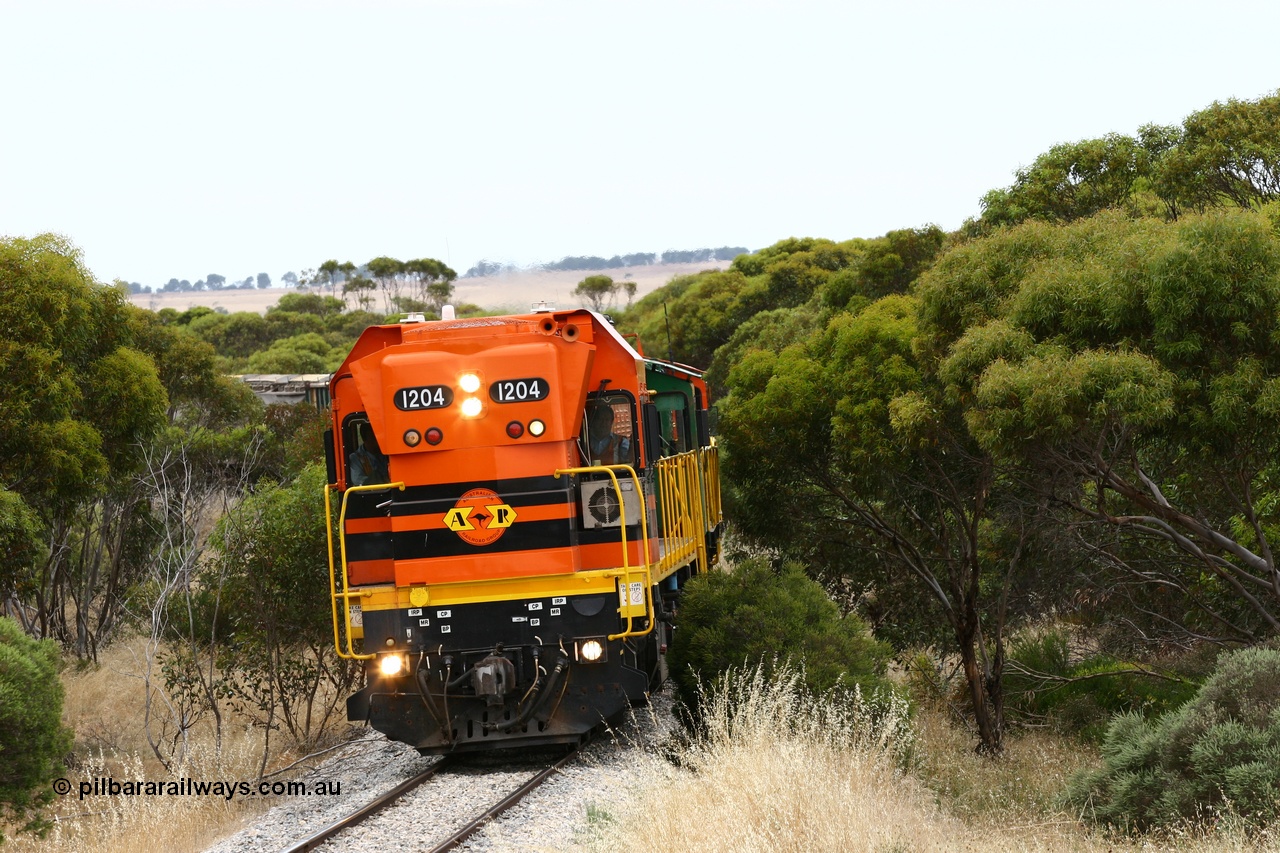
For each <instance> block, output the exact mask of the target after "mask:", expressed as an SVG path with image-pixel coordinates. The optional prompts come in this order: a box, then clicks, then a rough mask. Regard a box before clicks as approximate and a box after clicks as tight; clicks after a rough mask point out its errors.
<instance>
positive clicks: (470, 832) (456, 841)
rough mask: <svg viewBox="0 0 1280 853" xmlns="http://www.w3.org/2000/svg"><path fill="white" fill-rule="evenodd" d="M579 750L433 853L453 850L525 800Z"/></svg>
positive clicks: (545, 769) (469, 824)
mask: <svg viewBox="0 0 1280 853" xmlns="http://www.w3.org/2000/svg"><path fill="white" fill-rule="evenodd" d="M579 751H580V747H574V748H573V749H571V750H569V752H568V753H566V754H565V755H564V757H562V758H561V759H560V760H558V761H556V762H555V763H554V764H552V765H550V766H549V767H544V768H543V769H542V770H539V771H538V773H537V774H536V775H535V776H534V777H533V778H532V779H530V780H529V781H528V782H525V783H524V784H523V785H521V786H520V787H519V788H517V789H516V790H515V791H513V792H511V793H510V794H508V795H507V796H506V797H504V798H503V799H502V800H501V801H500V802H498V803H497V804H496V805H492V806H490V807H489V808H488V809H487V810H486V811H485V813H484V814H482V815H480V817H478V818H476V819H475V820H473V821H471V822H470V823H468V824H467V825H466V826H464V827H462V829H459V830H458V831H457V832H455V833H454V834H453V835H452V836H451V837H450V838H449V839H448V840H447V841H442V842H441V843H440V844H438V845H436V846H435V847H432V848H431V853H446V851H448V850H453V849H454V848H456V847H457V846H458V845H460V844H462V842H464V841H466V840H467V839H468V838H470V837H471V836H473V835H475V834H476V833H477V832H478V831H480V829H482V828H483V827H484V826H485V824H487V823H488V822H489V821H491V820H493V819H494V818H495V817H497V816H498V815H500V814H502V813H503V812H505V811H506V810H507V809H509V808H511V807H512V806H514V805H515V804H516V803H518V802H520V801H521V800H523V799H524V798H525V797H526V796H528V795H529V794H531V793H532V792H533V791H534V790H535V789H536V788H537V787H538V786H539V785H541V784H542V783H543V782H545V781H547V779H549V778H550V777H551V776H552V775H553V774H554V773H556V772H557V771H559V770H560V768H562V767H564V766H565V765H566V764H568V763H569V762H570V761H572V760H573V759H575V758H577V757H578V753H579Z"/></svg>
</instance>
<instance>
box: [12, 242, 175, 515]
mask: <svg viewBox="0 0 1280 853" xmlns="http://www.w3.org/2000/svg"><path fill="white" fill-rule="evenodd" d="M130 312H131V309H130V308H129V306H128V305H127V304H126V302H125V298H124V294H123V293H122V292H121V291H120V290H118V289H116V288H114V287H106V286H103V285H99V284H97V283H95V282H94V281H93V280H92V278H91V277H90V275H89V273H88V271H87V270H86V269H84V267H83V265H82V263H81V259H80V254H79V252H78V250H76V249H75V248H74V247H72V246H71V245H70V244H69V243H67V242H66V241H64V240H63V239H62V238H60V237H57V236H54V235H50V234H45V235H41V236H39V237H36V238H34V239H31V240H26V239H22V238H13V239H0V328H3V329H4V330H5V336H4V338H3V339H2V340H0V384H2V385H3V387H4V396H5V405H4V406H3V407H0V482H3V483H5V484H6V485H7V486H8V487H9V488H10V489H13V490H14V491H17V492H18V493H19V494H22V495H23V496H24V497H25V498H27V500H28V503H29V505H31V506H33V507H35V506H44V505H47V504H49V503H53V502H56V501H58V500H67V499H69V498H72V497H83V496H86V495H89V494H92V493H93V492H94V490H96V489H101V488H102V487H103V486H104V484H105V481H106V479H107V477H108V476H109V475H110V474H111V473H112V472H113V470H114V471H116V472H119V471H120V470H121V469H122V468H123V469H127V468H129V467H130V466H131V465H132V464H134V461H135V459H136V453H137V448H138V445H139V443H140V442H141V441H142V440H144V439H145V438H146V437H147V436H148V435H150V434H152V433H154V431H155V430H156V429H158V428H159V426H160V424H161V423H162V421H163V416H164V411H165V408H166V404H165V392H164V389H163V387H162V386H161V385H160V381H159V379H158V377H157V375H156V369H155V366H154V365H153V364H152V363H151V362H150V360H149V359H148V358H146V357H145V356H142V355H140V354H139V353H137V352H135V351H133V350H131V349H130V346H131V344H132V340H131V339H130V337H129V332H130V324H129V322H128V317H129V315H130ZM104 392H105V394H106V396H107V398H108V399H107V400H106V401H103V400H102V399H100V395H101V394H103V393H104ZM104 439H106V440H109V441H111V442H112V446H111V447H110V448H106V447H104Z"/></svg>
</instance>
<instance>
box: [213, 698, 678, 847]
mask: <svg viewBox="0 0 1280 853" xmlns="http://www.w3.org/2000/svg"><path fill="white" fill-rule="evenodd" d="M673 729H674V722H673V719H672V715H671V696H670V691H669V690H664V691H663V692H661V693H658V694H655V695H654V696H653V697H652V700H651V702H650V704H649V705H648V706H647V707H643V708H636V709H634V710H633V711H632V712H631V714H630V715H629V717H628V718H627V719H625V720H623V721H621V722H619V723H618V724H617V725H616V726H614V727H612V728H610V729H608V730H606V731H605V732H603V733H602V734H599V735H597V737H596V739H595V740H594V741H593V742H592V743H591V744H590V745H589V746H588V747H587V748H586V749H585V750H583V751H582V753H581V754H580V755H579V757H578V759H577V760H575V761H573V762H571V763H570V764H568V765H566V766H565V767H564V768H563V769H562V770H561V771H560V772H559V773H557V774H555V775H553V776H552V777H551V778H550V779H549V780H548V781H547V782H545V783H544V784H543V785H542V786H541V787H539V788H538V789H537V790H535V791H533V792H532V793H531V794H529V795H528V796H527V797H525V798H524V799H523V800H522V801H521V802H520V803H518V804H517V805H516V806H514V807H513V808H511V809H509V810H508V811H506V812H505V813H503V814H502V815H499V816H498V817H497V818H495V819H494V820H492V821H490V822H489V824H487V825H486V826H485V827H484V828H483V829H481V830H480V831H479V832H477V833H476V834H475V835H473V836H471V838H469V839H468V840H467V841H466V842H465V843H464V844H462V845H461V847H460V848H459V849H461V850H470V851H477V853H480V851H483V853H507V852H508V851H548V852H549V853H550V852H551V851H554V853H560V851H575V850H584V849H586V845H587V843H588V840H589V836H590V824H591V821H592V820H593V819H595V818H596V817H597V816H598V815H599V814H600V813H602V812H607V811H609V806H610V804H611V803H616V802H619V801H621V800H622V799H623V798H625V797H626V796H627V792H628V790H629V789H631V788H633V787H634V785H635V784H636V783H637V782H638V781H639V780H640V778H641V774H642V768H643V765H644V764H645V763H646V762H647V761H649V760H650V756H651V754H652V752H653V750H654V749H655V748H657V747H658V746H659V745H660V744H662V743H663V742H664V741H665V740H666V739H667V738H668V737H669V736H670V734H671V732H672V731H673ZM437 760H438V759H437V758H436V757H434V756H420V755H418V753H417V752H416V751H415V750H413V749H411V748H410V747H408V746H405V745H404V744H400V743H392V742H390V741H387V740H386V739H385V738H383V737H382V736H381V735H379V734H377V733H376V732H371V731H370V732H367V733H365V734H364V735H363V736H362V737H361V738H359V739H357V740H355V741H352V742H351V743H350V744H349V745H347V746H345V747H343V748H342V749H340V750H337V751H336V752H335V753H334V754H333V755H332V756H331V757H329V758H327V759H325V760H324V762H323V763H321V764H319V765H318V766H316V767H315V769H314V770H313V771H311V772H308V773H305V774H302V775H299V776H296V777H294V778H296V779H298V780H300V781H304V782H306V783H307V785H308V786H309V788H310V789H314V787H315V786H316V785H317V784H318V783H320V782H326V783H328V784H330V785H332V784H333V783H335V782H337V783H340V784H341V786H342V793H341V794H340V795H336V796H295V797H281V798H280V800H279V802H278V803H277V804H276V805H274V806H273V807H272V808H271V809H270V810H269V811H268V812H266V813H265V814H264V815H262V816H261V817H259V818H258V819H257V820H256V821H255V822H254V823H253V824H252V825H250V826H248V827H246V828H244V829H241V830H240V831H238V832H236V833H235V834H233V835H230V836H228V837H226V838H223V839H222V840H220V841H218V842H217V843H216V844H214V845H213V846H212V847H210V848H208V851H207V853H258V851H261V852H262V853H267V851H270V853H276V851H280V850H285V849H287V848H289V847H291V846H292V845H294V844H297V843H298V842H299V841H302V840H303V839H305V838H308V837H310V836H311V835H313V834H315V833H316V832H319V831H320V830H322V829H324V828H325V827H327V826H330V825H331V824H333V823H335V822H337V821H338V820H341V819H342V818H343V817H345V816H346V815H349V814H351V813H352V812H354V811H355V810H356V809H358V808H360V806H362V805H364V804H365V803H368V802H369V801H371V800H373V799H374V798H375V797H378V796H379V795H381V794H382V793H384V792H386V791H389V790H390V789H391V788H394V787H395V786H396V785H398V784H400V783H401V782H403V781H404V780H406V779H409V778H411V777H413V776H415V775H417V774H418V773H421V772H422V771H423V770H425V769H426V768H427V767H429V766H430V765H431V764H433V763H434V762H435V761H437ZM541 766H544V765H539V766H536V767H535V766H533V765H530V764H529V763H528V762H526V761H521V760H519V759H515V760H511V759H505V758H503V757H502V755H501V753H496V754H493V755H491V756H484V757H482V758H480V759H478V760H475V761H469V762H468V766H465V767H463V768H461V769H458V768H455V769H452V770H450V771H448V772H446V773H442V774H440V775H437V776H434V777H432V778H431V779H428V780H427V781H426V782H425V783H424V784H422V785H420V786H419V787H418V788H416V789H414V790H413V791H411V792H409V793H408V794H406V795H405V796H404V797H403V798H401V799H400V800H399V801H397V802H396V803H393V804H392V805H390V806H388V807H387V808H386V809H384V810H383V811H381V812H379V813H378V814H376V815H373V816H372V817H369V818H366V819H365V820H364V821H363V822H362V823H360V824H359V825H358V826H356V827H354V828H352V829H349V830H345V831H344V832H342V833H341V834H339V835H337V836H336V837H334V838H332V839H330V840H329V841H327V842H326V843H325V844H324V845H323V846H322V847H321V848H319V849H321V850H324V851H339V853H363V851H384V850H395V849H400V850H412V849H428V848H430V847H432V846H434V845H435V844H439V843H440V842H442V841H444V840H446V839H447V838H449V837H450V836H451V835H453V833H454V832H456V831H457V830H458V829H459V828H461V827H462V826H463V825H465V824H466V823H467V822H468V821H470V820H471V819H473V818H474V817H476V816H477V815H479V814H480V813H482V812H483V811H484V810H485V809H486V808H488V807H489V806H491V805H492V804H494V803H495V802H497V801H498V800H499V799H500V798H501V797H502V796H503V795H505V794H507V793H509V792H511V791H514V790H515V789H516V788H518V787H519V786H520V785H521V784H523V783H524V782H525V781H526V780H527V779H528V778H529V777H530V776H531V775H533V773H534V772H536V770H537V769H539V768H540V767H541Z"/></svg>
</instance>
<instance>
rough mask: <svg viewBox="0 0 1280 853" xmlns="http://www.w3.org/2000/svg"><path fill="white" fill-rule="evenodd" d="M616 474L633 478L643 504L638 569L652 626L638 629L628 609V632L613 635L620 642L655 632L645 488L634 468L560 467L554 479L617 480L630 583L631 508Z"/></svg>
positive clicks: (624, 566) (626, 573) (625, 566)
mask: <svg viewBox="0 0 1280 853" xmlns="http://www.w3.org/2000/svg"><path fill="white" fill-rule="evenodd" d="M616 471H621V472H623V473H624V474H630V475H631V482H632V483H634V484H635V487H636V499H637V500H639V501H640V549H639V551H640V558H641V560H642V561H643V564H642V565H641V566H638V567H637V568H643V569H644V595H645V614H646V615H647V616H648V620H647V621H648V626H647V627H646V628H645V629H644V630H643V631H637V630H635V627H634V626H635V621H634V620H635V617H634V616H633V615H632V614H631V612H630V607H629V606H628V611H627V629H626V630H625V631H623V632H622V633H620V634H610V635H609V639H610V640H619V639H624V638H626V637H643V636H644V635H645V634H648V633H649V632H650V631H652V630H653V616H654V613H653V566H652V564H651V563H650V562H649V513H648V511H647V509H646V507H645V505H644V489H643V488H641V486H640V477H639V475H637V474H636V469H634V468H632V467H631V466H630V465H588V466H584V467H580V468H557V469H556V470H555V473H554V474H553V476H554V477H555V478H556V479H557V480H558V479H560V475H562V474H608V475H609V479H610V480H612V481H613V491H614V493H615V494H616V495H617V496H618V511H619V515H618V519H619V524H618V527H619V530H620V531H621V533H622V570H621V576H622V577H623V579H624V580H623V583H624V584H625V583H626V580H625V579H626V577H627V576H629V575H630V574H631V563H630V558H629V557H628V556H627V505H626V499H625V498H624V497H623V495H622V487H621V486H620V485H619V484H618V475H617V474H616V473H615V472H616Z"/></svg>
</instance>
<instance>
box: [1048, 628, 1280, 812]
mask: <svg viewBox="0 0 1280 853" xmlns="http://www.w3.org/2000/svg"><path fill="white" fill-rule="evenodd" d="M1102 758H1103V766H1102V768H1101V769H1099V770H1096V771H1092V772H1086V773H1083V774H1081V775H1079V776H1077V777H1076V778H1075V779H1073V780H1072V782H1071V784H1070V785H1069V787H1068V791H1067V794H1066V799H1067V801H1068V802H1069V803H1070V804H1071V805H1072V806H1074V807H1075V808H1077V809H1079V810H1081V811H1082V812H1083V813H1084V814H1085V815H1086V816H1088V817H1091V818H1093V819H1094V820H1097V821H1099V822H1102V823H1107V824H1111V825H1113V826H1117V827H1122V828H1125V829H1136V830H1145V829H1148V828H1150V827H1154V826H1162V825H1169V824H1174V823H1178V822H1181V821H1187V820H1200V819H1203V818H1205V817H1209V816H1212V815H1215V814H1217V813H1221V812H1231V813H1234V814H1236V815H1238V816H1239V817H1241V818H1244V819H1245V820H1246V821H1248V822H1250V823H1257V824H1264V823H1267V822H1269V821H1271V820H1273V819H1274V818H1275V817H1276V815H1277V813H1278V812H1280V651H1278V650H1276V649H1269V648H1256V649H1245V650H1243V651H1238V652H1234V653H1232V654H1230V655H1226V656H1224V657H1223V658H1222V659H1221V660H1220V661H1219V662H1218V666H1217V668H1216V669H1215V670H1214V672H1213V674H1212V675H1211V676H1210V677H1209V679H1208V680H1207V681H1206V682H1205V683H1204V685H1203V686H1202V687H1201V688H1200V690H1199V691H1197V693H1196V695H1195V696H1194V698H1192V700H1191V701H1190V702H1188V703H1187V704H1185V705H1183V706H1182V707H1181V708H1178V709H1177V710H1174V711H1169V712H1166V713H1164V714H1161V715H1159V716H1158V717H1156V718H1155V719H1154V720H1150V721H1148V720H1147V719H1145V718H1143V717H1142V716H1141V715H1140V714H1138V713H1126V714H1121V715H1119V716H1117V717H1116V718H1115V719H1113V720H1112V722H1111V725H1110V726H1109V727H1108V728H1107V733H1106V737H1105V738H1104V740H1103V745H1102Z"/></svg>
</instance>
